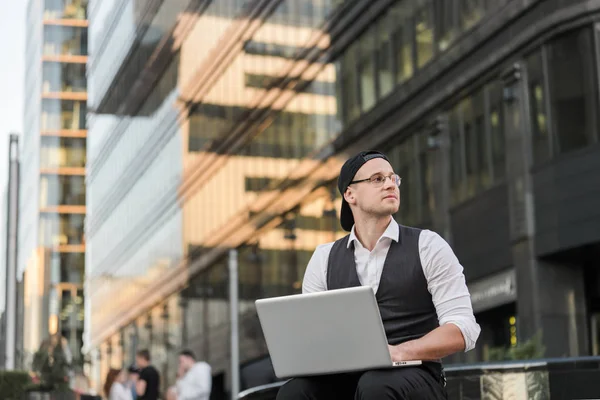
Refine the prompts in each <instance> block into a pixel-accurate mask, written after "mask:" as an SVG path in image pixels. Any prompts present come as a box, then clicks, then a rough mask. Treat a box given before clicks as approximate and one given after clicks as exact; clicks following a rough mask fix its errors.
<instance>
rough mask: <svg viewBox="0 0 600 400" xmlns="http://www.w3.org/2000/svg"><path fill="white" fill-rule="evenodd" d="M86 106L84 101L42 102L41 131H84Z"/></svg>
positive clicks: (49, 100) (52, 100)
mask: <svg viewBox="0 0 600 400" xmlns="http://www.w3.org/2000/svg"><path fill="white" fill-rule="evenodd" d="M86 114H87V106H86V102H85V101H73V100H55V99H43V100H42V130H43V131H57V130H80V129H85V118H86Z"/></svg>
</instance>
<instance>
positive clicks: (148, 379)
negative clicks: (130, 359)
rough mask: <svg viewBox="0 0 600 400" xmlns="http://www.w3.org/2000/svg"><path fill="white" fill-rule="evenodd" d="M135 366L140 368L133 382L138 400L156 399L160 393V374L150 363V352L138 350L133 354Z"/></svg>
mask: <svg viewBox="0 0 600 400" xmlns="http://www.w3.org/2000/svg"><path fill="white" fill-rule="evenodd" d="M135 363H136V366H137V367H138V368H139V369H140V377H139V379H138V381H137V382H136V384H135V388H136V392H137V395H138V399H139V400H158V394H159V393H160V376H159V374H158V371H157V370H156V368H154V367H153V366H152V365H150V352H149V351H148V350H145V349H144V350H140V351H138V352H137V353H136V356H135Z"/></svg>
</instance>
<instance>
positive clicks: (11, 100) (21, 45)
mask: <svg viewBox="0 0 600 400" xmlns="http://www.w3.org/2000/svg"><path fill="white" fill-rule="evenodd" d="M26 7H27V1H26V0H0V193H3V192H4V189H5V187H6V184H7V174H8V134H9V133H10V132H17V133H20V132H22V130H23V92H24V90H25V82H24V80H23V76H24V72H25V10H26Z"/></svg>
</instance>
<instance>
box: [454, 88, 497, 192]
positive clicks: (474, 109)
mask: <svg viewBox="0 0 600 400" xmlns="http://www.w3.org/2000/svg"><path fill="white" fill-rule="evenodd" d="M484 104H485V103H484V98H483V92H482V91H481V90H479V91H477V92H475V93H474V94H473V95H471V96H469V97H467V98H465V99H464V100H463V101H462V103H461V111H462V119H463V134H464V142H465V166H466V171H465V172H466V178H467V182H466V190H467V197H473V196H475V194H477V193H478V192H480V191H481V190H482V189H485V188H487V187H489V186H490V184H491V176H490V173H489V165H488V163H487V160H488V157H487V155H488V148H489V147H488V143H487V139H486V134H485V110H484Z"/></svg>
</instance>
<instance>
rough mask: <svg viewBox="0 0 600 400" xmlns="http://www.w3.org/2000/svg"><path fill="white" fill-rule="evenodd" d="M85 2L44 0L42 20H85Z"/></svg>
mask: <svg viewBox="0 0 600 400" xmlns="http://www.w3.org/2000/svg"><path fill="white" fill-rule="evenodd" d="M87 3H88V2H87V0H45V7H44V19H79V20H86V19H87Z"/></svg>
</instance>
